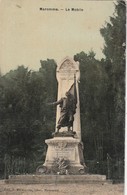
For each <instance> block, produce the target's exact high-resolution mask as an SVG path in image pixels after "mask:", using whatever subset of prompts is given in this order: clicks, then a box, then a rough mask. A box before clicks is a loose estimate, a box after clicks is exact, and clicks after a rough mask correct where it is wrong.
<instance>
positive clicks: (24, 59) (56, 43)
mask: <svg viewBox="0 0 127 195" xmlns="http://www.w3.org/2000/svg"><path fill="white" fill-rule="evenodd" d="M40 8H41V9H40ZM49 8H50V9H55V10H56V9H57V10H58V11H54V10H48V9H49ZM72 8H75V9H79V11H72ZM113 13H114V4H113V1H112V0H105V1H103V0H101V1H100V0H96V1H94V0H92V1H89V0H87V1H85V0H13V1H12V0H0V27H1V28H0V69H1V72H2V74H5V73H7V72H8V71H9V70H11V69H12V70H14V69H16V68H17V66H19V65H25V67H28V68H29V69H31V70H38V69H39V68H40V60H46V59H47V58H48V59H54V60H55V61H56V62H57V63H60V61H62V60H63V58H65V57H66V56H69V57H71V58H73V56H74V55H75V54H77V53H79V52H81V51H84V52H86V53H88V52H89V51H90V50H91V49H92V50H93V51H94V52H95V53H96V58H97V59H101V58H102V57H104V56H103V53H102V49H103V45H104V40H103V37H102V36H101V34H100V28H101V27H102V26H104V25H105V21H107V22H109V16H112V14H113Z"/></svg>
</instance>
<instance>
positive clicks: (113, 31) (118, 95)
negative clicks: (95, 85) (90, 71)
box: [100, 0, 126, 158]
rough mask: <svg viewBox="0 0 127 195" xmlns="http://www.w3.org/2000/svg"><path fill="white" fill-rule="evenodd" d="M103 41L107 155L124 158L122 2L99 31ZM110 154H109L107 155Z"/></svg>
mask: <svg viewBox="0 0 127 195" xmlns="http://www.w3.org/2000/svg"><path fill="white" fill-rule="evenodd" d="M100 32H101V35H102V36H103V38H104V40H105V46H104V49H103V53H104V54H105V59H103V60H102V64H103V66H104V67H105V71H106V73H107V76H108V88H107V101H106V104H107V118H108V129H109V135H110V137H111V139H110V140H109V141H110V142H111V143H112V144H109V145H112V147H111V150H110V152H109V153H112V155H114V157H115V156H116V157H119V158H122V157H123V156H124V129H125V127H124V118H125V101H124V98H125V49H126V47H125V42H126V5H125V1H122V0H120V1H118V2H117V4H115V13H114V16H112V17H110V22H109V23H106V25H105V26H104V27H103V28H101V30H100ZM111 151H112V152H111Z"/></svg>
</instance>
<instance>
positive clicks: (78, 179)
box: [5, 175, 112, 184]
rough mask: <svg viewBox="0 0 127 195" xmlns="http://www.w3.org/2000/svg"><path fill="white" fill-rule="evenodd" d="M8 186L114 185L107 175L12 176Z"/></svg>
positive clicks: (8, 180)
mask: <svg viewBox="0 0 127 195" xmlns="http://www.w3.org/2000/svg"><path fill="white" fill-rule="evenodd" d="M5 182H6V183H8V184H56V183H61V184H62V183H63V184H68V183H69V184H70V183H76V184H77V183H84V184H85V183H92V184H93V183H101V184H104V183H112V182H111V180H106V176H105V175H10V176H9V179H6V180H5Z"/></svg>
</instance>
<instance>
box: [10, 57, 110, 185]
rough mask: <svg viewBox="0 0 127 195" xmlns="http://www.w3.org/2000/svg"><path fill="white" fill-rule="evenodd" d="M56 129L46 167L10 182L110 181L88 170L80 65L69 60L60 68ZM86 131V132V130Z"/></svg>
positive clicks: (49, 106) (13, 178)
mask: <svg viewBox="0 0 127 195" xmlns="http://www.w3.org/2000/svg"><path fill="white" fill-rule="evenodd" d="M56 77H57V81H58V96H57V101H55V102H52V103H49V105H48V109H51V106H56V127H54V129H55V131H54V133H53V137H52V138H50V139H47V140H45V143H46V144H47V152H46V157H45V162H44V164H43V165H40V166H39V167H37V170H36V174H34V175H12V176H10V177H9V180H8V182H9V183H26V184H28V183H54V182H57V183H68V182H69V183H77V182H78V183H80V182H82V183H83V182H84V183H90V182H92V183H96V182H102V183H103V182H106V176H105V175H91V174H89V173H88V171H87V167H86V165H85V160H84V156H83V150H84V147H85V146H83V143H82V139H81V123H80V99H79V88H78V83H79V81H80V70H79V63H78V62H75V61H74V60H73V59H71V58H69V57H66V58H65V59H63V61H62V62H61V63H60V64H59V65H58V66H57V71H56ZM82 131H83V129H82Z"/></svg>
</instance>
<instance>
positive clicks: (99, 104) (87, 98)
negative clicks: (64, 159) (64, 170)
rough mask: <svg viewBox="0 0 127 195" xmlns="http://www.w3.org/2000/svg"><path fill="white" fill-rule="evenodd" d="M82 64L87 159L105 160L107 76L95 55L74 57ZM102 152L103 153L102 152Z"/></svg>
mask: <svg viewBox="0 0 127 195" xmlns="http://www.w3.org/2000/svg"><path fill="white" fill-rule="evenodd" d="M74 60H75V61H79V63H80V71H81V82H80V84H79V91H80V104H81V105H82V106H81V111H80V112H81V125H82V139H83V142H84V144H85V150H84V156H85V159H89V160H90V159H91V160H93V159H96V160H97V161H98V160H102V159H103V133H104V130H105V129H104V127H105V93H106V90H105V89H106V86H107V83H106V79H107V78H106V74H105V71H104V69H103V66H102V65H101V63H100V62H99V61H98V60H96V59H95V53H94V52H93V51H90V52H89V53H88V54H86V53H84V52H80V53H79V54H76V55H75V56H74ZM100 150H101V151H100Z"/></svg>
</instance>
